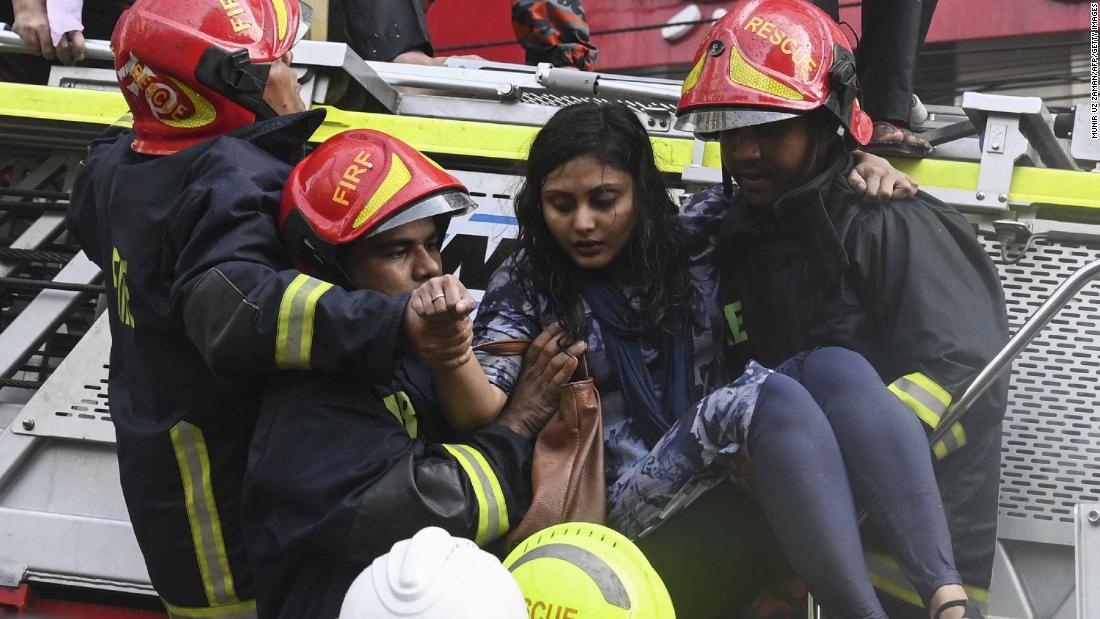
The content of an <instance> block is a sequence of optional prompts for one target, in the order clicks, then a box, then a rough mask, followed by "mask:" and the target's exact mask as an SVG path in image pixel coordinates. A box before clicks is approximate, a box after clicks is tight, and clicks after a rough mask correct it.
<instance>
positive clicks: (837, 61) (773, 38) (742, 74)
mask: <svg viewBox="0 0 1100 619" xmlns="http://www.w3.org/2000/svg"><path fill="white" fill-rule="evenodd" d="M821 107H825V108H827V109H828V110H829V111H830V112H831V113H832V114H833V115H834V116H835V117H836V118H837V120H839V121H840V124H841V125H842V126H843V127H844V128H845V130H846V131H847V133H848V135H850V136H851V137H852V139H853V140H855V141H856V142H858V143H859V144H866V143H867V142H868V141H869V140H870V138H871V130H872V123H871V118H870V117H869V116H868V115H867V113H866V112H864V111H863V109H862V107H861V106H860V102H859V84H858V81H857V78H856V64H855V56H854V55H853V53H852V46H851V44H850V43H849V42H848V39H847V38H846V37H845V36H844V32H843V31H842V30H841V29H840V26H838V25H837V24H836V23H835V22H834V21H833V20H832V19H830V18H829V16H828V15H826V14H825V13H824V12H823V11H822V10H821V9H819V8H817V7H816V6H814V5H813V4H811V3H809V2H806V1H805V0H743V1H741V2H737V3H735V4H734V5H733V7H731V9H730V12H729V13H728V14H726V15H725V16H723V17H722V18H721V19H719V20H718V21H717V22H716V23H715V24H714V26H713V27H712V28H711V30H710V32H708V33H707V35H706V37H704V38H703V41H702V43H701V44H700V45H699V51H698V52H696V55H695V61H694V64H693V66H692V69H691V71H690V72H689V73H688V76H687V78H686V79H685V80H684V85H683V91H682V94H681V96H680V103H679V105H678V106H677V110H676V113H677V127H679V128H681V129H684V130H688V131H694V132H695V134H696V135H697V136H698V137H701V138H704V139H715V138H716V137H717V135H718V134H719V133H721V132H722V131H726V130H729V129H737V128H740V127H747V126H751V125H759V124H764V123H770V122H776V121H779V120H784V119H787V118H792V117H794V116H798V115H801V114H805V113H807V112H810V111H812V110H816V109H818V108H821Z"/></svg>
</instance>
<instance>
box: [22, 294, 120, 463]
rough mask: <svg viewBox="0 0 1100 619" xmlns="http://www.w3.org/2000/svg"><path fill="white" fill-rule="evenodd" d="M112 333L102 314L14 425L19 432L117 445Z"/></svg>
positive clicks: (105, 316) (26, 406)
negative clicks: (110, 391) (110, 380)
mask: <svg viewBox="0 0 1100 619" xmlns="http://www.w3.org/2000/svg"><path fill="white" fill-rule="evenodd" d="M110 349H111V331H110V329H109V328H108V325H107V315H106V314H103V315H101V316H100V317H99V318H98V319H97V320H96V321H95V324H93V325H92V327H91V328H90V329H88V333H87V334H85V335H84V337H83V338H81V339H80V341H79V342H78V343H77V345H76V346H75V347H73V350H72V352H70V353H69V354H68V356H66V357H65V360H64V361H62V362H61V365H60V366H58V368H57V370H56V371H55V372H54V373H53V374H52V375H51V376H50V378H49V379H48V380H47V381H46V384H45V385H43V386H42V388H41V389H39V390H38V391H37V392H36V393H35V394H34V397H32V398H31V400H30V401H29V402H27V404H26V405H25V406H24V407H23V410H22V411H20V413H19V416H17V417H16V418H15V420H14V421H13V422H12V425H11V431H12V432H14V433H16V434H26V435H30V436H40V437H41V436H50V437H56V438H68V439H76V440H83V441H94V442H97V443H114V442H115V428H114V425H113V424H112V423H111V415H110V413H109V412H108V411H109V409H108V406H107V366H106V365H105V364H104V362H105V361H106V360H107V357H108V354H109V351H110Z"/></svg>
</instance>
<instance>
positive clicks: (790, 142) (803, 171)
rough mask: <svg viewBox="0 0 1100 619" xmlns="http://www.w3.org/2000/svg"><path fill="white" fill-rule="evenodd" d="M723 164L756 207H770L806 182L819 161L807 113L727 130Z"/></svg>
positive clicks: (747, 198)
mask: <svg viewBox="0 0 1100 619" xmlns="http://www.w3.org/2000/svg"><path fill="white" fill-rule="evenodd" d="M719 140H720V141H721V145H722V163H724V164H726V169H728V170H729V171H730V175H731V176H733V179H734V180H735V181H737V184H738V185H739V186H740V187H741V191H742V192H743V193H744V196H745V198H746V200H748V203H749V204H750V205H751V206H754V207H769V206H772V205H773V204H775V202H776V201H777V200H779V198H781V197H782V196H783V194H785V193H787V192H788V191H791V190H792V189H795V188H797V187H799V186H800V185H802V184H803V183H805V182H806V181H807V180H808V179H809V177H810V174H811V173H812V172H813V169H814V165H815V163H816V160H817V143H816V142H815V141H814V139H813V134H812V125H811V122H810V119H809V118H808V117H807V116H799V117H796V118H791V119H788V120H781V121H778V122H773V123H766V124H763V125H754V126H751V127H742V128H741V129H732V130H729V131H723V132H722V134H721V136H720V138H719Z"/></svg>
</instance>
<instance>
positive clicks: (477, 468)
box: [443, 445, 509, 546]
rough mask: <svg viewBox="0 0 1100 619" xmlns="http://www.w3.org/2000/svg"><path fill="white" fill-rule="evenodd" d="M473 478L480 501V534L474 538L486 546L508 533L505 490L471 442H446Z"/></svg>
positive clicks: (478, 514) (478, 506)
mask: <svg viewBox="0 0 1100 619" xmlns="http://www.w3.org/2000/svg"><path fill="white" fill-rule="evenodd" d="M443 447H444V449H446V450H447V451H448V452H449V453H450V454H451V455H452V456H454V458H455V460H457V461H458V464H459V466H461V467H462V470H463V471H465V472H466V476H467V477H469V478H470V485H471V486H472V487H473V489H474V498H475V499H476V500H477V533H476V534H475V536H474V541H475V542H477V544H478V546H484V545H485V544H488V543H489V542H491V541H493V540H495V539H497V538H498V537H500V536H501V535H504V534H505V533H507V532H508V528H509V523H508V506H507V504H506V503H505V502H504V491H503V490H502V489H501V486H500V481H499V480H498V479H497V476H496V473H494V472H493V469H492V467H490V466H489V462H488V461H487V460H486V459H485V456H483V455H482V454H481V452H480V451H478V450H477V449H474V448H473V447H471V446H469V445H444V446H443Z"/></svg>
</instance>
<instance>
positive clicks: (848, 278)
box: [678, 0, 1008, 617]
mask: <svg viewBox="0 0 1100 619" xmlns="http://www.w3.org/2000/svg"><path fill="white" fill-rule="evenodd" d="M855 76H856V67H855V62H854V58H853V56H852V54H851V52H850V47H849V45H848V43H847V41H846V40H845V38H844V35H843V33H842V32H841V31H840V29H839V28H837V27H836V26H835V24H833V23H832V22H831V21H830V20H829V19H828V17H827V16H826V15H825V14H823V13H822V12H821V11H820V10H818V9H816V8H814V7H811V6H810V5H809V4H808V3H806V2H802V1H801V0H749V1H747V2H743V3H740V4H738V5H737V6H736V8H735V9H734V10H733V11H731V13H730V14H729V15H727V16H726V17H724V18H723V19H721V20H719V21H718V23H716V24H715V26H714V28H713V29H712V30H711V31H710V33H709V34H708V35H707V36H706V37H705V38H704V39H703V42H702V44H701V46H700V50H699V52H698V54H697V55H696V58H695V65H694V67H693V69H692V70H691V72H690V74H689V75H688V77H687V79H686V81H685V82H684V87H683V96H682V97H681V99H680V103H679V108H678V115H679V121H678V122H679V123H680V124H681V126H683V127H692V128H693V129H694V131H695V132H696V134H697V135H700V136H701V137H708V138H710V139H714V138H717V139H718V140H719V141H720V143H721V152H722V163H723V167H724V170H725V173H724V176H726V182H725V183H724V187H718V188H714V189H711V190H708V191H705V192H702V193H699V194H697V195H695V196H693V197H692V198H691V199H690V201H689V204H688V206H687V207H685V208H701V207H703V206H704V205H707V204H709V205H710V208H721V209H725V210H727V211H728V212H727V214H726V218H725V221H724V222H723V224H722V229H721V231H720V234H719V244H720V246H721V247H722V248H724V255H723V256H722V257H721V258H720V270H721V271H722V276H721V284H720V296H721V299H722V301H721V302H722V304H723V307H724V310H725V311H724V314H725V316H726V319H727V323H728V324H727V326H728V332H727V334H726V336H727V338H726V341H727V344H728V355H729V361H730V363H731V364H733V365H735V366H736V365H737V364H742V363H745V362H746V361H748V360H749V359H750V358H751V359H754V360H756V361H759V362H761V363H764V364H766V365H772V364H775V363H778V362H780V361H782V360H784V359H787V358H788V357H791V356H792V355H794V354H795V353H798V352H799V351H805V350H811V349H814V348H816V347H821V346H834V345H835V346H843V347H846V348H849V349H852V350H855V351H858V352H860V353H862V354H863V355H864V356H865V357H867V359H868V360H870V361H871V363H872V365H874V367H875V369H876V370H877V372H878V374H879V375H880V377H881V378H882V379H883V380H884V381H885V382H886V383H887V384H888V385H889V388H890V390H891V391H892V392H894V394H895V395H897V397H899V398H900V399H901V400H902V401H903V402H904V403H905V404H906V405H908V406H909V407H910V408H911V409H912V411H913V413H914V414H915V415H916V417H917V418H918V419H919V420H920V421H921V422H922V423H923V424H924V425H925V427H926V430H927V431H931V430H932V429H933V428H935V427H936V426H937V425H938V423H939V420H940V418H941V417H942V415H943V414H944V412H945V411H946V409H947V408H948V406H949V405H950V404H951V402H952V400H953V399H955V398H957V397H959V395H960V394H961V393H962V392H963V390H964V389H965V388H966V386H967V385H968V384H969V383H970V381H971V380H972V379H973V378H974V376H975V375H976V374H977V373H978V372H979V371H980V370H981V369H982V367H983V366H985V365H986V364H987V363H988V362H989V361H990V360H991V359H992V357H993V356H994V354H995V353H996V352H997V351H998V350H999V349H1000V348H1001V346H1002V345H1003V344H1004V343H1005V342H1006V341H1007V337H1008V327H1007V318H1006V309H1005V300H1004V294H1003V291H1002V290H1001V286H1000V280H999V278H998V275H997V271H996V269H995V267H994V266H993V264H992V262H991V261H990V260H989V258H988V257H987V255H986V254H985V252H984V251H983V249H982V247H981V245H980V243H979V242H978V239H977V238H976V237H975V234H974V230H973V228H972V227H971V225H970V224H969V223H968V222H967V220H966V218H964V217H963V216H962V215H961V214H959V213H958V212H957V211H955V210H954V209H952V208H951V207H949V206H947V205H945V204H943V203H942V202H940V201H938V200H936V199H935V198H932V197H931V196H929V195H927V194H923V193H919V194H917V195H916V196H915V197H914V198H912V199H906V200H893V201H891V202H888V203H886V204H885V205H884V206H882V207H880V208H864V207H861V206H860V203H861V196H860V195H859V192H855V191H852V189H851V188H850V187H849V186H848V185H847V183H845V181H844V176H845V174H846V172H847V170H849V169H850V168H851V166H852V159H851V146H852V145H853V142H856V143H859V144H865V143H866V142H867V141H868V140H869V139H870V137H871V133H872V126H871V121H870V119H869V118H868V117H867V115H866V114H865V113H864V112H863V110H862V109H861V106H860V99H859V97H858V84H857V82H856V77H855ZM838 128H843V132H844V139H841V138H840V137H838V135H837V129H838ZM730 176H732V179H733V180H735V181H736V182H737V191H736V193H735V192H734V189H733V186H732V183H731V182H730V180H729V177H730ZM1006 395H1007V377H1006V378H1003V379H1001V380H1000V381H998V382H997V383H996V384H995V386H994V387H992V388H991V389H990V390H989V391H987V392H986V393H985V394H984V396H982V398H981V399H980V400H979V401H978V402H977V403H976V404H975V405H974V406H973V407H972V409H971V410H970V411H969V412H968V413H967V415H966V417H965V418H964V419H963V420H962V421H961V422H960V423H959V424H957V425H955V426H953V427H951V428H950V429H949V431H948V433H947V435H946V438H944V439H943V440H942V441H940V442H938V443H936V444H935V445H933V446H932V454H931V456H930V457H932V458H933V459H934V469H935V472H936V477H937V480H938V482H939V486H940V492H941V495H942V498H943V502H944V507H945V509H946V512H947V515H948V525H949V528H950V531H951V535H952V541H953V545H954V554H955V559H956V564H957V567H958V568H959V571H960V573H961V575H962V577H963V580H964V582H965V583H966V584H967V585H969V588H968V592H969V595H970V596H971V597H972V598H974V599H976V600H978V601H982V600H983V599H986V600H987V599H988V591H987V588H988V586H989V581H990V574H991V570H992V560H993V552H994V546H995V541H996V525H997V493H998V481H999V463H1000V441H1001V429H1000V426H1001V420H1002V418H1003V416H1004V411H1005V406H1006ZM857 473H858V472H853V473H852V474H857ZM872 537H874V536H872ZM879 537H881V536H879ZM882 543H883V540H881V539H878V540H874V544H872V546H873V547H874V548H881V547H882ZM896 566H897V564H896V563H895V562H893V561H892V560H891V559H890V557H888V556H884V555H883V554H880V553H879V552H871V553H868V567H869V569H870V570H871V575H872V580H873V582H874V583H875V585H876V587H877V588H878V589H879V591H880V595H881V596H883V597H884V599H885V601H886V602H887V605H888V611H889V612H890V616H892V617H902V616H913V617H921V616H927V615H926V614H925V611H922V610H918V609H916V608H915V607H913V606H906V604H902V602H904V603H914V604H920V603H921V600H920V598H918V597H917V595H916V594H915V593H914V592H913V591H912V590H910V589H909V587H908V583H907V580H906V578H904V577H903V575H902V574H901V573H900V572H899V571H898V568H897V567H896ZM958 612H959V609H958V608H947V609H943V617H954V616H955V614H954V613H958ZM967 612H968V613H970V612H973V611H971V610H967ZM967 616H972V615H970V614H967Z"/></svg>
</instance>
